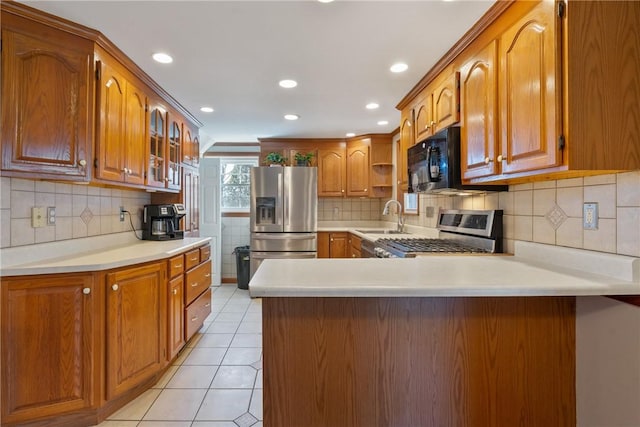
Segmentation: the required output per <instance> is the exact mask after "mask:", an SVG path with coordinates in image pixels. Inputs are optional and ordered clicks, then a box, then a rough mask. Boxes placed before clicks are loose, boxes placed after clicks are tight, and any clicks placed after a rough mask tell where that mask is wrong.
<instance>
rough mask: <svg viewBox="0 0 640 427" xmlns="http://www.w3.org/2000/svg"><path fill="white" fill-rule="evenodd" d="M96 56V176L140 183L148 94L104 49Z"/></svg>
mask: <svg viewBox="0 0 640 427" xmlns="http://www.w3.org/2000/svg"><path fill="white" fill-rule="evenodd" d="M98 58H99V60H98V61H97V62H96V70H97V80H98V87H99V90H98V91H97V93H98V108H99V112H98V123H97V129H98V132H97V140H96V160H95V163H94V166H95V167H96V178H98V179H101V180H107V181H114V182H124V183H127V184H136V185H141V186H142V185H144V182H145V178H144V174H145V162H146V128H147V114H146V109H147V96H146V94H145V93H144V92H143V91H142V90H141V89H139V88H138V87H137V86H136V84H135V83H134V82H133V81H132V78H131V77H130V76H128V75H127V72H126V70H124V69H122V67H121V66H120V65H118V64H117V62H116V61H115V60H114V59H112V58H109V57H108V55H107V54H106V53H104V52H100V53H99V56H98Z"/></svg>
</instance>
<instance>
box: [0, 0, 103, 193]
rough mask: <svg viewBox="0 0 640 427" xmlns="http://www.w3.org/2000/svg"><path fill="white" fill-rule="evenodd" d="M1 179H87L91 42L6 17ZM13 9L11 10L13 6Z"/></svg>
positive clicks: (90, 135) (90, 124)
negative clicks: (13, 177)
mask: <svg viewBox="0 0 640 427" xmlns="http://www.w3.org/2000/svg"><path fill="white" fill-rule="evenodd" d="M5 3H7V2H2V6H3V12H2V18H1V19H2V73H1V74H2V101H1V105H2V136H1V138H2V175H4V176H22V177H31V178H33V177H38V178H49V179H64V180H71V181H87V180H88V179H89V178H90V176H91V174H90V170H91V160H92V159H91V157H92V155H91V144H92V133H93V107H92V104H93V99H94V97H93V79H92V78H93V76H92V71H93V70H92V68H91V67H90V64H91V56H92V54H93V44H92V43H91V42H90V41H88V40H86V39H83V38H81V37H76V36H74V35H72V34H69V33H67V32H64V31H59V30H56V29H52V28H46V27H43V26H29V29H28V31H25V30H24V27H25V26H27V25H28V22H25V20H24V19H22V18H20V17H18V16H16V15H14V14H12V13H7V12H5V10H4V8H5V7H7V5H6V4H5ZM10 6H12V5H9V7H10Z"/></svg>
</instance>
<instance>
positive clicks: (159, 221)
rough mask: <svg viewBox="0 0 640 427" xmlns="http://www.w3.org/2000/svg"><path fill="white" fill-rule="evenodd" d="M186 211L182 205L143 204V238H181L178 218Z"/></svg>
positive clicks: (181, 232)
mask: <svg viewBox="0 0 640 427" xmlns="http://www.w3.org/2000/svg"><path fill="white" fill-rule="evenodd" d="M186 213H187V211H186V209H185V208H184V205H183V204H181V203H175V204H172V205H144V212H143V215H142V239H143V240H175V239H183V238H184V231H182V230H180V218H182V217H183V216H185V214H186Z"/></svg>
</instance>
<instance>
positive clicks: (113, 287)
mask: <svg viewBox="0 0 640 427" xmlns="http://www.w3.org/2000/svg"><path fill="white" fill-rule="evenodd" d="M118 288H119V286H118V284H117V283H114V284H113V285H111V289H113V290H114V291H117V290H118Z"/></svg>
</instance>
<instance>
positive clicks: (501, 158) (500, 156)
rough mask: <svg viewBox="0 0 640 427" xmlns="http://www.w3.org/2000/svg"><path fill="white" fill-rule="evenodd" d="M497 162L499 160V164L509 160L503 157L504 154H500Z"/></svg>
mask: <svg viewBox="0 0 640 427" xmlns="http://www.w3.org/2000/svg"><path fill="white" fill-rule="evenodd" d="M496 160H498V161H499V162H502V161H504V160H507V159H505V158H504V157H502V154H500V155H499V156H498V158H497V159H496Z"/></svg>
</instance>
